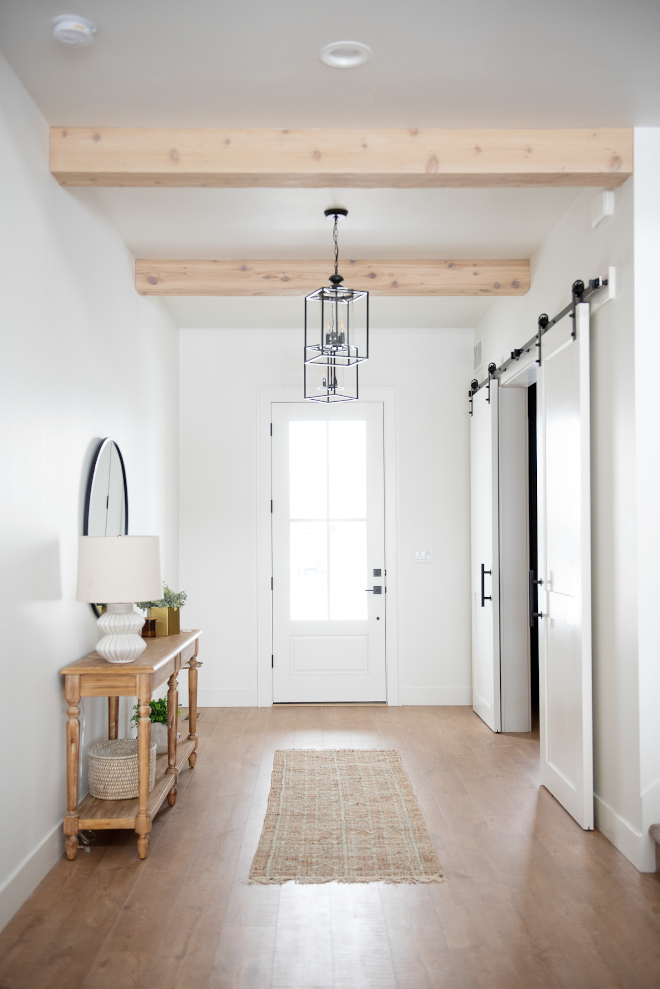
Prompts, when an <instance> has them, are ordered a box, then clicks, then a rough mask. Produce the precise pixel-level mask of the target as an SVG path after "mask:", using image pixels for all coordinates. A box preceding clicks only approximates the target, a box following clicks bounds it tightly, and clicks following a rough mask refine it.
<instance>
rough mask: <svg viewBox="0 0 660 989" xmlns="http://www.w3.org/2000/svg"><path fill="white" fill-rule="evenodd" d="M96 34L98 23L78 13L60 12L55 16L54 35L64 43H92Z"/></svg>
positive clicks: (80, 44) (80, 45) (79, 44)
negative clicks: (79, 15)
mask: <svg viewBox="0 0 660 989" xmlns="http://www.w3.org/2000/svg"><path fill="white" fill-rule="evenodd" d="M95 34H96V24H95V23H94V22H93V21H88V20H87V18H86V17H78V15H77V14H59V15H58V16H57V17H53V37H54V38H55V39H56V40H57V41H61V42H62V44H64V45H78V47H82V46H83V45H91V43H92V41H93V40H94V35H95Z"/></svg>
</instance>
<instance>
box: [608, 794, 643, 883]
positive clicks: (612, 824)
mask: <svg viewBox="0 0 660 989" xmlns="http://www.w3.org/2000/svg"><path fill="white" fill-rule="evenodd" d="M594 810H595V818H596V827H597V828H598V830H599V831H602V833H603V834H604V835H605V837H606V838H608V839H609V840H610V841H611V842H612V844H613V845H614V847H615V848H618V850H619V851H620V852H621V854H622V855H625V856H626V858H627V859H628V861H629V862H632V864H633V865H634V866H635V868H636V869H639V871H640V872H655V842H654V841H653V838H651V836H650V835H649V834H642V832H641V831H638V830H637V828H636V827H634V826H633V825H632V824H631V823H630V821H627V820H626V819H625V817H621V815H620V814H617V812H616V811H615V810H614V808H613V807H610V805H609V804H608V803H606V801H605V800H602V799H601V798H600V797H599V796H598V794H597V793H595V794H594Z"/></svg>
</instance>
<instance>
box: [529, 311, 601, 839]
mask: <svg viewBox="0 0 660 989" xmlns="http://www.w3.org/2000/svg"><path fill="white" fill-rule="evenodd" d="M575 324H576V326H575V328H576V334H577V337H576V339H575V340H573V338H572V336H571V331H572V328H573V320H572V319H570V318H569V317H565V318H564V319H563V320H561V322H559V323H558V324H557V325H556V326H553V327H552V328H551V329H550V330H548V332H547V333H546V334H545V335H544V336H543V338H542V363H541V367H540V369H539V374H538V382H537V394H538V411H537V425H538V521H539V577H540V579H541V580H542V581H543V583H542V584H541V585H540V587H539V596H538V598H539V610H540V611H541V612H542V613H543V617H542V619H540V620H539V680H540V684H539V694H540V696H539V702H540V722H541V725H540V727H541V782H542V783H543V785H544V786H546V787H547V788H548V790H550V792H551V793H552V794H553V795H554V796H555V797H556V798H557V800H558V801H559V802H560V803H561V804H562V805H563V806H564V807H565V808H566V810H567V811H568V812H569V814H571V815H572V816H573V817H574V818H575V820H576V821H577V822H578V824H580V825H581V827H583V828H585V829H588V830H590V829H592V828H593V826H594V810H593V739H592V700H591V512H590V497H591V492H590V440H589V432H590V431H589V420H590V408H589V306H588V305H587V304H584V303H582V304H580V305H578V306H577V309H576V318H575Z"/></svg>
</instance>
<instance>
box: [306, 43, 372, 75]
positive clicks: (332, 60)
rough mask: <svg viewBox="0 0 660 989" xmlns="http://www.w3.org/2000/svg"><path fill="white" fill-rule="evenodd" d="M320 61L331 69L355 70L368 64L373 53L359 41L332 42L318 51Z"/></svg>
mask: <svg viewBox="0 0 660 989" xmlns="http://www.w3.org/2000/svg"><path fill="white" fill-rule="evenodd" d="M319 54H320V56H321V61H322V62H325V64H326V65H329V66H330V67H331V68H333V69H355V68H356V67H357V66H358V65H364V63H365V62H368V61H369V59H370V58H371V56H372V55H373V52H372V50H371V48H370V47H369V45H363V44H362V42H361V41H333V42H332V44H330V45H324V47H323V48H322V49H321V51H320V53H319Z"/></svg>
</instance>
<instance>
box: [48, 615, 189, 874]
mask: <svg viewBox="0 0 660 989" xmlns="http://www.w3.org/2000/svg"><path fill="white" fill-rule="evenodd" d="M201 634H202V633H201V632H200V631H199V630H197V629H192V630H189V631H183V632H179V634H178V635H162V636H158V637H157V638H155V639H146V640H145V641H146V643H147V648H146V649H145V651H144V652H143V653H142V655H141V656H138V658H137V659H136V660H135V662H134V663H126V664H120V663H108V662H106V660H105V659H102V658H101V657H100V656H99V654H98V653H96V652H93V653H91V654H90V655H89V656H85V657H84V659H79V660H78V661H77V662H76V663H72V664H71V665H70V666H65V667H64V669H63V670H61V671H60V672H61V673H62V674H63V675H64V677H65V681H64V682H65V693H66V699H67V702H68V705H69V707H68V715H69V720H68V723H67V727H66V745H67V763H66V775H67V813H66V817H65V818H64V834H65V835H66V854H67V858H68V859H75V857H76V851H77V850H78V832H79V831H83V830H85V831H87V830H90V831H92V830H110V829H112V828H131V829H132V828H134V829H135V831H136V832H137V835H138V840H137V848H138V855H139V856H140V858H141V859H144V858H146V857H147V852H148V851H149V832H150V831H151V821H152V819H153V818H154V817H155V815H156V814H157V813H158V810H159V809H160V807H161V804H162V803H163V801H164V800H165V797H167V798H168V802H169V804H170V806H174V804H175V802H176V793H177V781H178V777H179V773H180V771H181V769H182V768H183V764H184V763H185V761H186V759H188V763H189V765H190V768H191V769H192V768H193V767H194V765H195V762H196V761H197V667H198V666H201V665H202V664H201V663H198V661H197V652H198V648H199V637H200V635H201ZM186 661H187V662H188V666H187V667H185V668H186V669H188V671H189V672H188V695H189V713H188V717H189V724H190V733H189V735H188V737H187V738H185V739H182V740H180V741H179V742H178V744H177V737H176V736H177V721H178V710H179V695H178V691H177V678H178V674H179V670H180V669H181V668H182V666H183V664H184V663H186ZM165 680H167V682H168V685H169V690H168V693H167V728H168V751H167V755H159V756H157V757H156V783H155V786H154V788H153V790H152V791H151V793H149V755H150V748H151V720H150V717H149V715H150V713H151V709H150V707H149V702H150V700H151V695H152V693H153V692H154V690H155V689H156V688H157V687H159V686H160V685H161V683H164V681H165ZM81 697H107V698H108V738H117V724H118V713H119V698H120V697H137V700H138V713H139V717H140V720H139V722H138V797H137V799H136V800H97V799H96V798H95V797H92V796H90V794H87V796H86V797H84V798H83V800H82V801H81V802H80V803H78V774H79V760H80V751H79V750H80V720H79V716H80V707H79V705H80V698H81Z"/></svg>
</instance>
